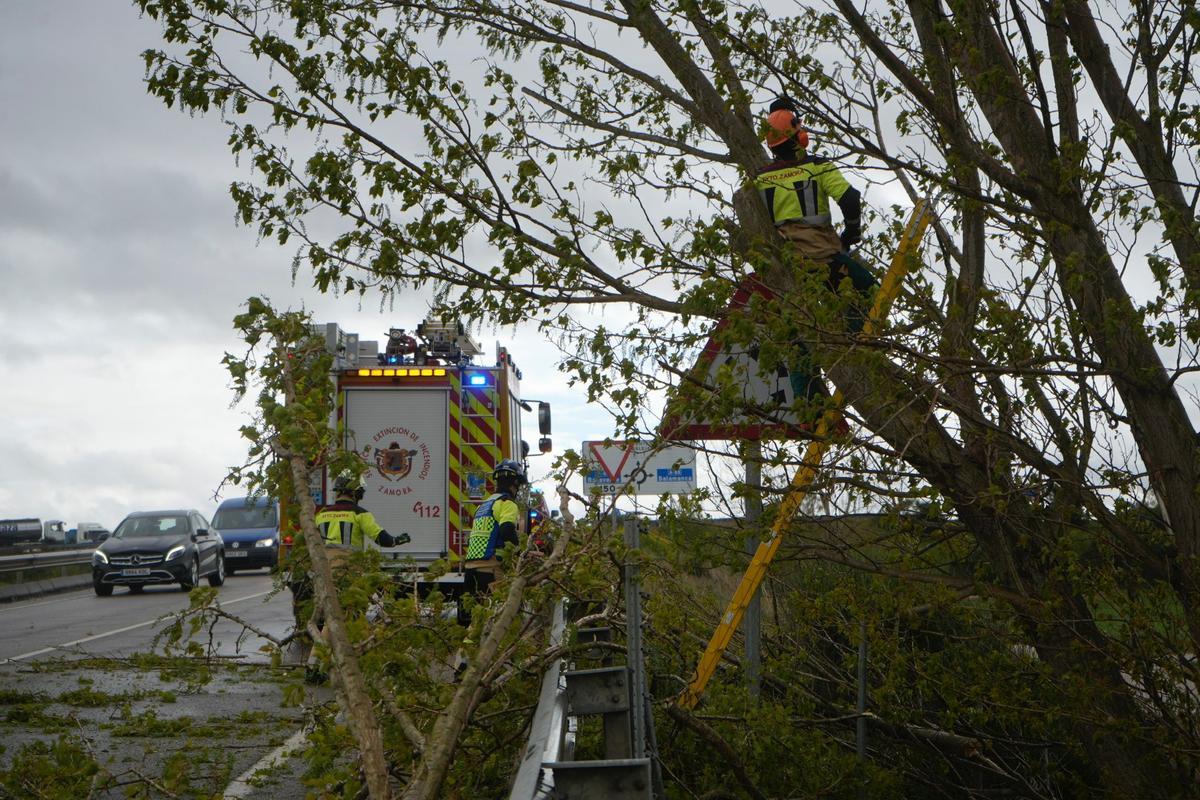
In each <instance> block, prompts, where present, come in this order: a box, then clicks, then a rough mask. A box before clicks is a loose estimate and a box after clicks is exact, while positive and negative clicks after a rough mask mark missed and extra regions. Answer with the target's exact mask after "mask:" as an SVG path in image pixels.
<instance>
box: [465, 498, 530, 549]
mask: <svg viewBox="0 0 1200 800" xmlns="http://www.w3.org/2000/svg"><path fill="white" fill-rule="evenodd" d="M520 512H521V510H520V508H519V507H518V506H517V504H516V503H514V502H513V499H512V496H511V495H509V494H505V493H503V492H498V493H496V494H494V495H492V496H491V497H489V498H488V499H487V500H484V501H483V503H481V504H480V506H479V508H478V509H477V510H476V511H475V521H474V523H473V524H472V525H471V538H470V539H469V540H468V542H467V561H468V562H470V561H480V560H485V559H491V558H495V556H496V551H497V550H499V549H500V548H502V547H504V545H506V544H508V543H509V542H515V541H517V540H518V539H517V518H518V517H519V516H520ZM505 526H508V527H505ZM468 566H470V564H468Z"/></svg>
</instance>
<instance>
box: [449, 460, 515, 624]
mask: <svg viewBox="0 0 1200 800" xmlns="http://www.w3.org/2000/svg"><path fill="white" fill-rule="evenodd" d="M492 479H493V480H494V481H495V484H496V493H495V494H493V495H492V496H491V497H489V498H488V499H486V500H484V501H483V502H482V503H481V504H480V505H479V509H478V510H477V511H476V512H475V521H474V523H473V524H472V525H471V538H470V539H469V540H468V541H467V556H466V564H465V567H466V572H465V574H464V576H463V591H464V592H466V593H470V594H473V595H475V597H476V598H482V597H483V596H484V595H486V594H487V592H488V588H489V587H490V586H491V584H492V581H494V580H495V579H496V575H497V573H499V572H500V570H501V569H502V568H503V564H502V563H501V560H500V557H499V553H500V551H501V550H503V549H504V546H505V545H507V544H510V543H511V544H515V543H516V542H518V541H519V533H518V530H517V520H518V519H520V515H521V509H520V507H519V506H518V505H517V503H516V496H517V491H518V490H519V489H520V488H521V484H523V483H524V482H525V468H524V467H522V466H521V464H520V462H518V461H513V460H512V459H506V460H504V461H501V462H500V463H499V464H497V465H496V469H495V470H494V471H493V472H492ZM458 619H459V622H461V623H463V624H464V625H465V624H467V623H468V622H470V614H469V613H467V612H466V611H465V609H464V608H463V606H462V605H461V604H460V605H459V614H458Z"/></svg>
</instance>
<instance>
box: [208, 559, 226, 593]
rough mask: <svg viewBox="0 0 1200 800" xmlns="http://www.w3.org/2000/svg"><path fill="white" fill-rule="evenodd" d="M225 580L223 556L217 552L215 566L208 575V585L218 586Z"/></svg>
mask: <svg viewBox="0 0 1200 800" xmlns="http://www.w3.org/2000/svg"><path fill="white" fill-rule="evenodd" d="M224 582H225V556H223V555H221V554H220V553H217V568H216V569H214V570H213V571H212V572H210V573H209V575H208V585H209V586H220V585H221V584H222V583H224Z"/></svg>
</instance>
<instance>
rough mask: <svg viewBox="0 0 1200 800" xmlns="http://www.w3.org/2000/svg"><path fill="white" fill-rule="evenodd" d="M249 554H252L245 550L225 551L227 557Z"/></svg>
mask: <svg viewBox="0 0 1200 800" xmlns="http://www.w3.org/2000/svg"><path fill="white" fill-rule="evenodd" d="M248 555H250V554H249V553H248V552H246V551H245V550H227V551H225V557H226V558H245V557H246V556H248Z"/></svg>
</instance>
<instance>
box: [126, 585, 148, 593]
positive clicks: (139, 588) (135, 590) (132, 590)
mask: <svg viewBox="0 0 1200 800" xmlns="http://www.w3.org/2000/svg"><path fill="white" fill-rule="evenodd" d="M145 588H146V587H145V586H142V585H141V584H140V583H132V584H130V585H129V593H130V594H141V593H142V591H143V590H144V589H145Z"/></svg>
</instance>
